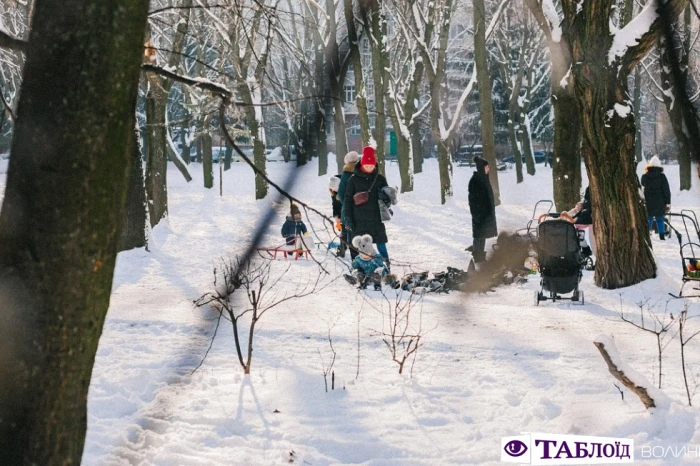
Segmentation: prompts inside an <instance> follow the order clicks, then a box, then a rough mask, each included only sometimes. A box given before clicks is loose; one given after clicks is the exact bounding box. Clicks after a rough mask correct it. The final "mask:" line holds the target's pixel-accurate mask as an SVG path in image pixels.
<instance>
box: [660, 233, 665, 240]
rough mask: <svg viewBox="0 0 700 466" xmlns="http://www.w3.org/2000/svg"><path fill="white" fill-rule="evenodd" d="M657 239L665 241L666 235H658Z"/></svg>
mask: <svg viewBox="0 0 700 466" xmlns="http://www.w3.org/2000/svg"><path fill="white" fill-rule="evenodd" d="M659 239H660V240H661V241H666V235H664V234H663V233H659Z"/></svg>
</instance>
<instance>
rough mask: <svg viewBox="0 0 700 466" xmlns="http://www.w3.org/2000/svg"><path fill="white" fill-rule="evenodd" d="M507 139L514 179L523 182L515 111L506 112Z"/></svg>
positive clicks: (521, 158)
mask: <svg viewBox="0 0 700 466" xmlns="http://www.w3.org/2000/svg"><path fill="white" fill-rule="evenodd" d="M508 114H509V118H508V140H509V141H510V150H511V151H512V152H513V161H514V163H515V180H516V182H517V183H522V182H523V157H522V153H521V152H520V144H518V142H519V141H518V133H517V130H516V127H517V126H519V125H518V122H517V120H516V118H517V111H516V112H513V111H511V110H509V112H508Z"/></svg>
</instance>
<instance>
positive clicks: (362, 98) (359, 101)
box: [343, 0, 370, 144]
mask: <svg viewBox="0 0 700 466" xmlns="http://www.w3.org/2000/svg"><path fill="white" fill-rule="evenodd" d="M343 5H344V11H345V24H346V26H347V28H348V43H349V44H350V56H351V57H352V72H353V77H354V79H355V106H356V107H357V118H358V119H359V121H360V133H361V135H362V144H367V143H369V139H370V129H369V114H368V113H367V91H366V89H365V84H364V81H363V80H362V55H361V53H360V36H359V34H358V31H357V23H356V21H355V12H354V7H353V1H352V0H343Z"/></svg>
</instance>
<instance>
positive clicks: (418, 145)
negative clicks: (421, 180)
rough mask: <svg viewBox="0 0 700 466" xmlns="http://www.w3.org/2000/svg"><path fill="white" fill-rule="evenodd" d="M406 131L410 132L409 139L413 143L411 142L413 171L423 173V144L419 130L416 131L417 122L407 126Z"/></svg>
mask: <svg viewBox="0 0 700 466" xmlns="http://www.w3.org/2000/svg"><path fill="white" fill-rule="evenodd" d="M408 131H409V132H410V133H411V139H413V143H412V144H411V150H412V151H413V173H423V144H422V139H421V136H420V131H418V123H417V122H414V123H413V124H412V125H411V126H409V127H408Z"/></svg>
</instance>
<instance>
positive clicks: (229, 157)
mask: <svg viewBox="0 0 700 466" xmlns="http://www.w3.org/2000/svg"><path fill="white" fill-rule="evenodd" d="M232 159H233V147H231V145H230V144H229V143H228V142H226V154H225V155H224V171H226V170H230V169H231V160H232Z"/></svg>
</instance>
